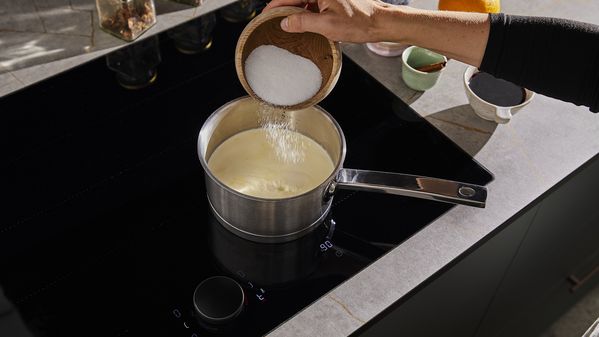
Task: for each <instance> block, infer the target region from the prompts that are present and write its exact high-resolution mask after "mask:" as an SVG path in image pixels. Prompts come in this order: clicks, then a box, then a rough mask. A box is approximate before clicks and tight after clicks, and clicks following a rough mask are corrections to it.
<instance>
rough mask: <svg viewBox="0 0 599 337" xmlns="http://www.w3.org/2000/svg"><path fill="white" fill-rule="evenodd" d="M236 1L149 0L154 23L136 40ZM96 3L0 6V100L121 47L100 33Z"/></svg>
mask: <svg viewBox="0 0 599 337" xmlns="http://www.w3.org/2000/svg"><path fill="white" fill-rule="evenodd" d="M235 1H236V0H204V1H203V3H202V5H200V6H199V7H192V6H187V5H183V4H180V3H176V2H173V1H170V0H155V1H154V2H155V4H156V14H157V19H156V24H155V25H154V26H152V27H151V28H150V29H149V30H148V31H147V32H145V33H144V34H143V35H142V36H140V37H139V38H138V39H137V40H136V41H139V40H143V39H145V38H147V37H149V36H152V35H155V34H158V33H160V32H162V31H164V30H167V29H169V28H171V27H174V26H176V25H178V24H181V23H183V22H186V21H189V20H191V19H193V18H196V17H199V16H201V15H204V14H205V13H208V12H211V11H214V10H216V9H218V8H221V7H224V6H226V5H228V4H230V3H233V2H235ZM98 22H99V20H98V12H97V10H96V0H2V1H0V97H2V96H4V95H6V94H9V93H11V92H13V91H16V90H19V89H22V88H24V87H26V86H28V85H31V84H33V83H36V82H39V81H41V80H43V79H45V78H48V77H50V76H52V75H55V74H58V73H60V72H62V71H65V70H67V69H70V68H72V67H75V66H77V65H79V64H82V63H85V62H88V61H90V60H92V59H95V58H97V57H100V56H102V55H105V54H108V53H110V52H111V51H113V50H115V49H118V48H121V47H123V46H126V45H127V44H128V43H129V42H125V41H123V40H120V39H118V38H116V37H114V36H112V35H110V34H108V33H106V32H104V31H103V30H101V29H100V26H99V24H98Z"/></svg>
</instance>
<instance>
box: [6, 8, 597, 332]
mask: <svg viewBox="0 0 599 337" xmlns="http://www.w3.org/2000/svg"><path fill="white" fill-rule="evenodd" d="M7 1H8V2H7ZM165 1H166V0H156V3H157V9H158V13H159V16H158V23H157V24H156V25H155V26H154V27H152V29H151V30H150V31H149V32H146V33H145V34H144V35H143V36H142V37H141V38H145V37H148V36H151V35H152V34H155V33H158V32H160V31H163V30H165V29H168V28H170V27H172V26H174V25H177V24H179V23H182V22H184V21H187V20H189V19H191V18H193V17H197V16H199V15H202V14H204V13H206V12H208V11H211V10H214V9H216V8H218V7H221V6H224V5H226V4H228V3H230V2H233V1H234V0H206V1H205V3H204V4H203V5H202V6H200V7H198V8H197V9H196V8H189V7H186V8H182V7H178V8H175V9H174V10H172V9H171V10H167V9H165V7H161V6H162V5H163V4H162V5H161V3H162V2H165ZM8 3H11V4H13V5H14V6H13V7H12V10H13V11H15V13H17V14H19V13H20V14H19V15H25V14H27V13H36V14H35V15H37V14H39V13H40V11H42V12H43V11H44V8H48V7H49V6H57V4H58V7H60V4H63V5H64V3H67V4H68V8H67V7H64V6H62V7H60V8H62V9H60V10H59V12H60V11H62V10H67V11H68V10H72V11H75V12H87V14H86V15H88V16H89V20H88V21H85V20H84V18H83V17H84V15H80V14H77V15H75V16H77V17H80V18H81V20H83V21H84V22H86V24H87V23H88V22H89V23H91V22H92V21H90V20H93V19H92V17H93V15H94V14H93V12H94V11H95V9H94V6H93V3H94V0H70V1H69V0H5V1H1V4H0V14H1V15H2V16H0V46H3V48H0V97H1V96H3V95H5V94H7V93H9V92H12V91H14V90H18V89H20V88H22V87H24V86H27V85H30V84H33V83H35V82H38V81H40V80H42V79H44V78H47V77H50V76H52V75H54V74H56V73H59V72H61V71H64V70H66V69H69V68H71V67H74V66H76V65H78V64H81V63H84V62H87V61H89V60H91V59H93V58H96V57H99V56H102V55H104V54H106V53H108V52H110V51H112V50H114V49H115V48H118V47H119V46H122V45H124V42H121V41H120V40H117V39H116V38H113V37H111V36H109V35H108V34H105V33H103V32H100V31H99V30H98V34H103V35H102V37H101V38H100V35H98V36H96V35H95V34H96V33H95V31H96V29H97V27H96V26H95V25H92V26H91V27H90V28H89V29H90V30H91V31H90V30H88V31H85V34H87V35H85V36H83V37H81V36H79V37H77V38H75V40H76V41H75V42H72V43H71V42H69V43H66V44H64V45H63V47H65V48H70V47H69V46H78V47H77V48H79V49H77V52H75V53H74V54H73V55H75V56H70V57H69V55H68V53H67V54H60V55H58V54H57V55H54V56H52V55H50V56H48V57H50V58H49V59H47V61H46V63H42V64H38V65H35V66H30V67H27V68H23V69H19V70H14V69H16V68H17V66H16V65H14V64H13V65H12V66H10V67H13V68H14V69H13V68H11V69H13V70H9V69H8V68H9V66H7V64H5V63H4V62H5V61H6V60H13V59H14V58H10V57H7V56H6V55H7V54H6V53H7V48H4V46H5V45H6V42H5V41H7V38H6V36H8V35H6V34H5V33H6V27H5V26H6V23H7V17H6V16H4V14H5V13H6V8H3V6H6V4H8ZM16 3H18V4H19V5H18V6H16V5H15V4H16ZM436 3H437V1H436V0H413V1H412V4H413V5H414V6H416V7H421V8H435V7H436ZM31 4H34V5H35V7H34V11H33V12H31V11H29V12H27V11H28V9H27V8H28V7H27V6H30V5H31ZM90 4H91V7H90ZM79 5H81V6H83V7H79ZM15 6H16V7H15ZM19 6H20V7H19ZM44 6H46V7H44ZM26 7H27V8H26ZM15 8H16V9H15ZM170 8H173V7H170ZM29 10H30V9H29ZM502 10H503V11H504V12H506V13H513V14H522V15H547V16H559V17H564V18H569V19H575V20H581V21H587V22H593V23H596V24H599V17H597V15H596V13H598V12H599V2H591V1H588V0H552V1H548V0H529V1H519V0H503V1H502ZM50 12H51V13H52V12H53V11H50ZM51 13H50V14H51ZM46 14H48V13H46ZM39 15H40V16H39V18H38V19H36V20H42V21H43V20H46V19H45V18H44V15H42V14H39ZM21 18H24V16H21ZM72 19H73V20H76V21H77V20H79V19H76V18H75V17H74V18H72ZM69 20H70V19H69ZM43 22H44V24H43V25H42V27H45V28H43V29H45V31H46V32H45V33H44V32H43V31H42V32H39V31H38V32H35V31H34V32H28V31H26V30H27V29H29V30H35V29H39V26H35V25H33V28H31V27H29V28H27V27H24V28H23V27H20V26H15V27H16V28H15V27H12V28H10V29H9V30H11V29H12V30H18V29H21V30H23V32H21V31H17V32H16V33H17V35H18V34H21V33H22V34H38V35H40V34H41V35H44V34H45V35H52V34H63V35H68V34H64V33H65V32H58V33H53V32H50V30H51V29H52V28H50V27H51V25H50V24H48V25H47V24H46V23H47V22H46V21H43ZM77 22H78V23H77V24H81V23H80V22H79V21H77ZM36 27H37V28H36ZM17 28H18V29H17ZM82 31H83V30H82ZM9 33H10V32H9ZM23 36H26V39H29V38H31V36H33V35H31V36H30V35H23ZM27 36H29V38H27ZM69 38H70V37H68V38H67V39H69ZM96 38H97V39H98V43H97V44H96V42H94V41H95V40H94V39H96ZM40 39H41V38H40ZM99 39H103V41H105V42H102V43H99ZM36 41H37V40H36ZM86 41H87V42H86ZM111 41H112V42H111ZM86 43H87V44H92V43H93V44H94V46H95V47H93V48H91V49H89V50H83V51H81V48H80V47H81V46H82V45H85V44H86ZM73 48H74V47H73ZM343 49H344V53H345V54H346V55H348V56H349V57H350V58H352V59H353V60H354V61H356V62H357V63H358V64H360V65H361V66H362V67H363V68H365V69H366V70H367V71H368V72H369V73H371V74H372V75H373V76H374V77H375V78H377V79H378V80H379V81H380V82H381V83H383V84H384V85H385V86H386V87H387V88H388V89H389V90H391V91H393V92H394V93H395V94H396V95H397V96H398V97H400V98H401V99H403V100H404V101H405V102H407V103H408V104H410V106H411V107H412V108H413V109H414V110H416V111H417V112H418V113H419V114H421V115H422V116H424V117H425V118H426V119H427V120H428V121H429V122H430V123H432V124H433V125H434V126H435V127H437V128H438V129H439V130H441V131H442V132H443V133H445V134H446V135H448V136H449V137H450V138H451V139H452V140H453V141H454V142H456V143H457V144H458V145H459V146H461V147H462V148H463V149H465V150H466V151H467V152H468V153H469V154H470V155H472V156H473V157H474V158H475V159H476V160H477V161H479V162H480V163H481V164H482V165H483V166H485V167H486V168H488V169H489V170H490V171H491V172H493V174H494V176H495V180H494V181H493V182H491V183H490V184H489V186H488V188H489V196H488V200H487V208H485V209H475V208H469V207H464V206H457V207H454V208H453V209H451V210H450V211H449V212H448V213H446V214H445V215H443V216H442V217H440V218H439V219H437V220H436V221H435V222H433V223H432V224H430V225H428V226H427V227H425V228H424V229H422V230H421V231H420V232H418V233H417V234H415V235H414V236H412V237H411V238H410V239H408V240H406V241H405V242H404V243H402V244H401V245H399V246H398V247H396V248H395V249H393V250H391V251H390V252H389V253H387V254H386V255H384V256H383V257H381V258H380V259H379V260H377V261H376V262H374V263H373V264H371V265H370V266H368V267H367V268H365V269H364V270H363V271H361V272H360V273H358V274H357V275H355V276H354V277H352V278H351V279H349V280H347V281H346V282H344V283H342V284H341V285H339V286H338V287H337V288H335V289H333V290H332V291H331V292H329V293H328V294H326V295H325V296H323V297H322V298H320V299H319V300H317V301H316V302H314V303H313V304H312V305H310V306H308V307H307V308H305V309H304V310H303V311H301V312H300V313H298V314H297V315H296V316H294V317H292V318H291V319H289V320H288V321H286V322H285V323H283V324H282V325H281V326H279V327H278V328H277V329H275V330H274V331H272V332H271V335H272V336H290V335H293V336H324V335H327V336H345V335H348V334H350V333H352V332H353V331H355V330H356V329H357V328H359V327H360V326H361V325H362V324H364V323H365V322H367V321H368V320H370V319H372V318H373V317H375V316H376V315H377V314H379V313H380V312H381V311H383V310H384V309H385V308H387V307H388V306H390V305H391V304H392V303H394V302H395V301H397V300H398V299H400V298H402V297H403V296H405V295H406V294H407V293H408V292H410V291H411V290H413V289H414V288H415V287H417V286H418V285H419V284H421V283H422V282H424V281H425V280H426V279H428V278H429V277H431V276H432V275H433V274H435V273H436V272H437V271H439V270H441V269H442V268H443V267H445V266H446V265H447V264H448V263H450V262H451V261H452V260H454V259H456V258H457V257H458V256H459V255H461V254H462V253H464V252H466V251H467V250H468V249H469V248H471V247H472V246H474V245H475V244H476V243H477V242H479V241H480V240H481V239H483V238H484V237H485V236H487V235H489V234H490V233H491V232H492V231H493V230H495V229H496V228H497V227H499V226H500V225H502V224H503V223H505V222H506V221H507V220H508V219H510V218H511V217H512V216H514V215H515V214H517V213H518V212H519V211H520V210H522V209H523V208H524V207H526V206H527V205H528V204H530V203H531V202H533V201H534V200H535V199H537V198H538V197H539V196H541V195H542V194H543V193H544V192H546V191H547V190H549V189H550V188H551V187H552V186H554V185H555V184H556V183H557V182H559V181H560V180H561V179H563V178H565V177H566V176H567V175H569V174H570V173H571V172H573V171H574V170H575V169H577V168H578V167H580V166H581V165H582V164H583V163H585V162H586V161H588V160H589V159H591V158H592V157H594V156H595V155H597V153H599V137H597V135H598V134H599V115H596V114H592V113H590V112H589V111H588V109H587V108H585V107H577V106H574V105H572V104H569V103H564V102H561V101H558V100H554V99H551V98H548V97H544V96H542V95H537V96H536V97H535V99H534V100H533V102H531V104H530V105H528V106H527V107H525V108H524V109H523V110H522V111H520V112H519V113H518V114H517V115H515V117H514V118H513V119H512V121H511V122H510V123H508V124H506V125H496V124H495V123H491V122H487V121H484V120H481V119H480V118H478V117H477V116H476V115H475V114H474V113H473V111H472V109H471V108H470V107H469V105H468V103H467V99H466V95H465V93H464V89H463V84H462V83H463V82H462V75H463V72H464V70H465V68H466V66H465V65H464V64H461V63H459V62H456V61H450V62H449V64H448V66H447V67H446V69H445V70H444V71H443V73H442V75H441V77H440V79H439V83H438V84H437V85H436V86H435V87H434V88H432V89H431V90H428V91H426V92H425V93H420V92H416V91H413V90H411V89H409V88H407V87H406V86H405V84H404V83H403V82H402V80H401V60H400V59H399V58H384V57H380V56H377V55H375V54H373V53H371V52H369V51H367V50H366V48H365V47H364V46H363V45H351V44H348V45H344V46H343ZM65 55H67V56H65ZM53 57H55V58H53ZM42 60H44V59H42ZM48 60H52V61H51V62H48ZM30 61H31V60H26V61H24V62H25V63H21V65H26V64H28V63H27V62H30ZM39 61H40V60H39V59H38V60H37V61H36V62H39ZM31 62H33V61H31ZM34 63H35V62H34ZM2 66H4V67H5V68H4V70H3V68H2ZM389 225H390V226H391V225H393V224H392V223H390V224H389Z"/></svg>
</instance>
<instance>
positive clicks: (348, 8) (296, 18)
mask: <svg viewBox="0 0 599 337" xmlns="http://www.w3.org/2000/svg"><path fill="white" fill-rule="evenodd" d="M312 4H314V5H317V7H318V9H317V10H318V12H317V13H313V12H306V13H299V14H293V15H290V16H288V17H287V18H285V19H283V21H281V28H282V29H283V30H284V31H286V32H290V33H303V32H313V33H318V34H321V35H324V36H325V37H327V38H328V39H330V40H333V41H344V42H355V43H363V42H378V41H382V40H384V39H383V36H384V32H385V29H384V27H383V24H382V21H383V20H382V16H383V13H384V12H385V9H387V8H390V5H389V4H386V3H384V2H382V1H379V0H272V1H271V2H270V3H269V4H268V5H267V6H266V7H265V8H264V11H268V10H270V9H272V8H275V7H280V6H302V7H304V6H308V5H312Z"/></svg>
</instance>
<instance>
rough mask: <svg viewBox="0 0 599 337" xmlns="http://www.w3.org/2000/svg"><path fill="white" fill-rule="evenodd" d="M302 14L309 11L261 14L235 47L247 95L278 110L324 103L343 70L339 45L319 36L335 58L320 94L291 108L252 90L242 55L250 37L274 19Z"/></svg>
mask: <svg viewBox="0 0 599 337" xmlns="http://www.w3.org/2000/svg"><path fill="white" fill-rule="evenodd" d="M302 12H309V11H308V10H306V9H303V8H300V7H294V6H282V7H277V8H274V9H271V10H269V11H268V12H266V13H261V14H259V15H257V16H256V17H255V18H254V19H252V21H250V22H249V23H248V24H247V25H246V26H245V28H244V29H243V31H242V32H241V35H240V37H239V40H237V45H236V47H235V70H236V71H237V77H238V78H239V81H240V82H241V85H242V86H243V88H244V89H245V91H247V93H248V94H249V95H250V96H252V97H253V98H254V99H256V100H258V101H260V102H262V103H264V104H267V105H270V106H272V107H274V108H277V109H283V110H301V109H305V108H308V107H311V106H313V105H316V104H318V103H319V102H320V101H322V100H323V99H324V98H325V97H326V96H327V95H328V94H329V93H330V92H331V90H332V86H334V85H335V84H336V83H337V79H338V78H339V72H340V70H341V50H340V48H339V43H338V42H334V41H331V40H329V39H327V38H326V37H325V36H324V35H321V34H318V35H320V36H322V37H323V38H325V39H326V40H327V41H328V43H329V47H330V48H331V55H332V56H333V66H332V67H331V74H330V76H329V78H328V80H327V82H326V83H324V84H323V85H322V86H321V88H320V89H319V90H318V92H317V93H316V94H315V95H314V96H312V97H311V98H310V99H308V100H306V101H305V102H302V103H298V104H295V105H289V106H281V105H275V104H271V103H269V102H266V101H264V100H263V99H262V98H260V97H259V96H258V95H256V93H255V92H254V91H253V90H252V88H251V87H250V85H249V83H248V82H247V79H246V78H245V70H244V67H243V64H242V55H243V48H244V46H245V43H246V41H247V40H248V38H249V36H250V35H251V34H252V32H253V31H254V30H256V28H257V27H258V26H260V25H262V24H263V23H265V22H267V21H270V20H272V19H275V18H279V17H282V16H285V17H286V16H289V15H291V14H296V13H302ZM289 34H304V33H289Z"/></svg>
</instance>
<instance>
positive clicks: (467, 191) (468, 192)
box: [458, 186, 476, 198]
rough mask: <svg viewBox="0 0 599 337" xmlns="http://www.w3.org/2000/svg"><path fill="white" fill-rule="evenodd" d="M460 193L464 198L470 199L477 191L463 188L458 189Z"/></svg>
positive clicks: (466, 187)
mask: <svg viewBox="0 0 599 337" xmlns="http://www.w3.org/2000/svg"><path fill="white" fill-rule="evenodd" d="M458 193H459V194H460V195H461V196H463V197H467V198H470V197H472V196H474V195H475V194H476V191H475V190H474V189H473V188H472V187H468V186H462V187H460V188H459V189H458Z"/></svg>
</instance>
